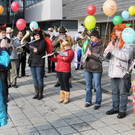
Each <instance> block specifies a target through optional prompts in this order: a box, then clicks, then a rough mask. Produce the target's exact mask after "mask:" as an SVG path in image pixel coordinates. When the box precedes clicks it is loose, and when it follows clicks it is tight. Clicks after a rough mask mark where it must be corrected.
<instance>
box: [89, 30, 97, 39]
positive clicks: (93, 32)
mask: <svg viewBox="0 0 135 135" xmlns="http://www.w3.org/2000/svg"><path fill="white" fill-rule="evenodd" d="M90 36H94V37H97V38H99V33H98V31H97V30H93V31H92V32H91V34H90Z"/></svg>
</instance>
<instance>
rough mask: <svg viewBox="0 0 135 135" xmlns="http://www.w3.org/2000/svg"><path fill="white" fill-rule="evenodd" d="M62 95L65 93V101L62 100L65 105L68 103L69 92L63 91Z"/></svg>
mask: <svg viewBox="0 0 135 135" xmlns="http://www.w3.org/2000/svg"><path fill="white" fill-rule="evenodd" d="M64 93H65V99H64V102H63V104H67V103H68V102H69V96H70V92H66V91H64Z"/></svg>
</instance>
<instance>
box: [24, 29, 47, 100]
mask: <svg viewBox="0 0 135 135" xmlns="http://www.w3.org/2000/svg"><path fill="white" fill-rule="evenodd" d="M33 37H34V39H35V40H37V41H35V42H33V43H31V44H30V45H29V44H27V45H25V47H26V48H27V49H29V51H30V56H29V60H28V64H29V66H30V70H31V74H32V77H33V81H34V87H35V92H36V94H35V96H34V97H33V99H38V100H40V99H42V98H43V86H44V85H43V69H44V64H45V61H44V59H42V57H43V56H44V55H45V50H46V42H45V40H44V39H43V35H42V31H41V30H40V28H39V29H38V30H34V31H33Z"/></svg>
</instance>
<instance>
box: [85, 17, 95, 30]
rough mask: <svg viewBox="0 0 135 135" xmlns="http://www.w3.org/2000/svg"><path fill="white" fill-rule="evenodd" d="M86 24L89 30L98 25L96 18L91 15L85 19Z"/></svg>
mask: <svg viewBox="0 0 135 135" xmlns="http://www.w3.org/2000/svg"><path fill="white" fill-rule="evenodd" d="M84 25H85V27H86V28H87V30H92V29H93V28H94V27H95V25H96V19H95V17H94V16H92V15H89V16H87V17H86V18H85V20H84Z"/></svg>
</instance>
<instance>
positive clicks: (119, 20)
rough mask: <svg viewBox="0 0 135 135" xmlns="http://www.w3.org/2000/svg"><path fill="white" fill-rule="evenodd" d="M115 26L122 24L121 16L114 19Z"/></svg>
mask: <svg viewBox="0 0 135 135" xmlns="http://www.w3.org/2000/svg"><path fill="white" fill-rule="evenodd" d="M113 24H114V25H117V24H122V18H121V17H120V16H115V17H114V18H113Z"/></svg>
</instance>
